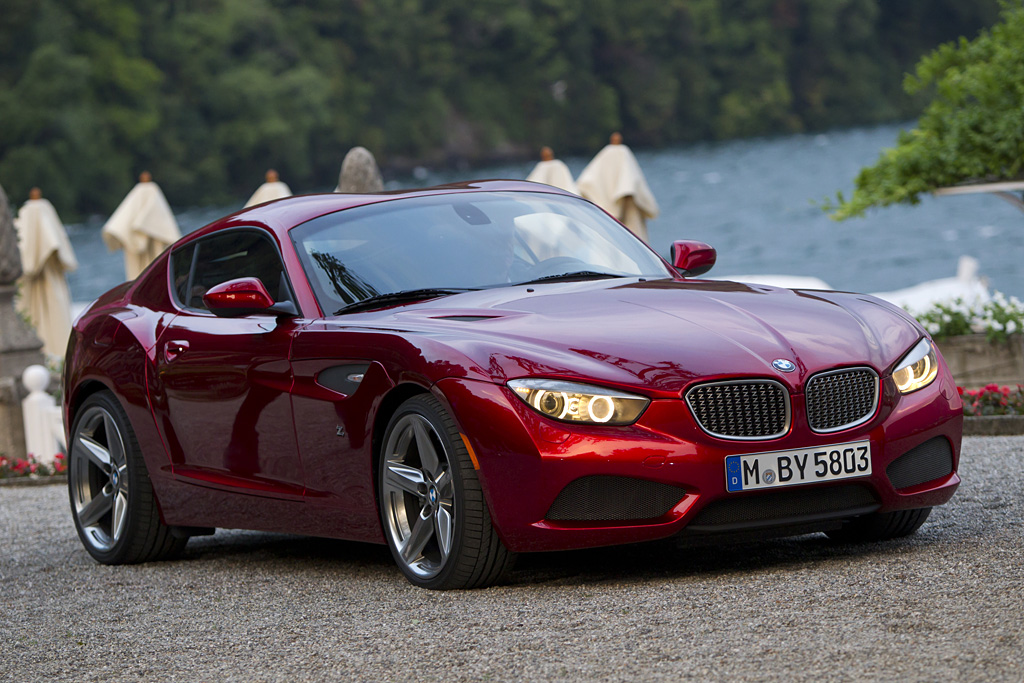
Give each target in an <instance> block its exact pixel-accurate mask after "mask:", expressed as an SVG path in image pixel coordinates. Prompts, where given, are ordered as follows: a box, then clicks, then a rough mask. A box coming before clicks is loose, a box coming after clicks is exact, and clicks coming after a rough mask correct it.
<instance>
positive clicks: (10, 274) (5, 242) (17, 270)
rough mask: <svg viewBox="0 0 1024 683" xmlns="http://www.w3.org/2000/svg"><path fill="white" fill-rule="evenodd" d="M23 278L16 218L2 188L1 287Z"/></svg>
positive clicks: (0, 190)
mask: <svg viewBox="0 0 1024 683" xmlns="http://www.w3.org/2000/svg"><path fill="white" fill-rule="evenodd" d="M19 277H21V253H20V252H19V251H18V233H16V232H15V231H14V217H13V216H12V215H11V205H10V203H9V202H8V201H7V194H6V193H5V192H4V188H3V187H0V285H13V284H14V283H15V282H17V280H18V278H19Z"/></svg>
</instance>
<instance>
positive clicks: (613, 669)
mask: <svg viewBox="0 0 1024 683" xmlns="http://www.w3.org/2000/svg"><path fill="white" fill-rule="evenodd" d="M1022 450H1024V437H975V438H967V439H965V440H964V455H963V459H962V463H961V468H960V473H961V476H962V477H963V479H964V483H963V484H962V485H961V488H960V490H959V492H958V493H957V495H956V496H955V497H954V499H953V500H952V501H951V502H950V503H949V504H947V505H946V506H943V507H941V508H938V509H936V510H935V511H934V512H933V513H932V516H931V518H930V519H929V520H928V522H927V523H926V524H925V526H924V527H922V529H921V530H920V531H919V532H918V533H917V534H916V535H915V536H913V537H911V538H909V539H904V540H899V541H892V542H888V543H882V544H872V545H863V546H835V545H831V544H829V543H828V542H827V541H826V540H825V539H824V537H823V536H820V535H812V536H804V537H800V538H797V539H789V540H780V541H770V542H764V543H757V544H748V545H742V546H731V547H723V548H699V549H693V548H691V549H685V548H679V549H677V548H674V547H666V546H665V545H655V546H641V547H630V548H617V549H606V550H599V551H585V552H572V553H552V554H544V555H532V556H526V557H523V558H520V562H519V564H518V565H517V568H516V570H515V571H514V572H513V573H512V574H511V576H510V577H509V579H508V581H507V582H506V583H505V584H504V585H502V586H498V587H495V588H490V589H487V590H480V591H468V592H453V593H436V592H431V591H425V590H419V589H416V588H413V587H412V586H410V585H409V584H408V583H406V581H405V579H404V578H403V577H402V575H401V574H400V573H399V571H398V570H397V569H396V568H395V567H394V566H393V565H392V563H391V558H390V556H389V554H388V552H387V550H386V549H385V548H383V547H382V546H372V545H362V544H356V543H345V542H339V541H326V540H317V539H307V538H299V537H293V536H284V535H276V534H259V533H251V532H238V531H220V532H218V533H217V534H216V535H215V536H212V537H207V538H198V539H193V540H192V541H191V542H190V544H189V547H188V550H187V551H186V554H185V557H184V559H182V560H178V561H174V562H165V563H155V564H149V565H141V566H129V567H105V566H101V565H98V564H96V563H95V562H93V561H92V559H91V558H90V557H89V556H88V555H87V554H86V552H85V550H83V548H82V547H81V545H80V544H79V541H78V538H77V537H76V535H75V532H74V529H73V526H72V523H71V519H70V514H69V511H68V504H67V495H66V491H65V488H64V487H61V486H43V487H31V488H20V487H19V488H11V487H3V488H0V545H2V548H3V554H2V556H0V680H4V681H35V680H47V681H49V680H74V681H93V680H104V681H122V680H123V681H132V680H144V681H156V680H187V679H191V680H195V681H208V680H288V681H293V680H337V679H344V680H402V681H405V680H416V681H419V680H423V681H429V680H442V679H443V680H473V681H476V680H521V679H526V680H588V681H589V680H669V679H672V680H677V679H696V680H718V679H726V678H737V679H744V680H779V681H818V680H851V681H852V680H857V681H860V680H897V679H898V680H901V681H937V680H957V681H960V680H964V681H967V680H985V681H1022V680H1024V652H1022V646H1024V569H1022V565H1024V522H1022V519H1024V458H1022V454H1021V451H1022Z"/></svg>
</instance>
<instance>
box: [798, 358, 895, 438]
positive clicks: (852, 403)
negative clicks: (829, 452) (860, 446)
mask: <svg viewBox="0 0 1024 683" xmlns="http://www.w3.org/2000/svg"><path fill="white" fill-rule="evenodd" d="M879 384H880V382H879V379H878V373H877V372H875V371H874V370H872V369H871V368H869V367H856V368H841V369H839V370H829V371H827V372H819V373H818V374H816V375H814V376H813V377H811V378H810V379H808V380H807V385H806V387H805V389H804V400H805V405H806V406H807V422H808V424H809V425H810V427H811V429H812V430H813V431H815V432H818V433H819V434H827V433H829V432H839V431H842V430H844V429H850V428H852V427H856V426H857V425H861V424H864V423H865V422H867V421H868V420H870V419H871V418H872V417H874V415H875V411H876V410H877V409H878V392H879Z"/></svg>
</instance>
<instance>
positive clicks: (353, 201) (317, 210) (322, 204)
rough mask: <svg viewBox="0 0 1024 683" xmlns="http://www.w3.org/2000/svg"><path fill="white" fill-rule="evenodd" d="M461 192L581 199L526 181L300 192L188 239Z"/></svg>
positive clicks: (283, 226)
mask: <svg viewBox="0 0 1024 683" xmlns="http://www.w3.org/2000/svg"><path fill="white" fill-rule="evenodd" d="M460 192H545V193H549V194H559V195H565V196H570V197H576V198H577V199H578V197H577V196H576V195H573V194H571V193H569V192H565V191H563V190H560V189H558V188H555V187H552V186H550V185H543V184H540V183H531V182H527V181H524V180H474V181H469V182H461V183H452V184H448V185H438V186H435V187H428V188H423V189H418V190H397V191H391V192H379V193H374V194H342V193H335V192H329V193H324V194H308V195H298V196H294V197H287V198H284V199H278V200H276V201H272V202H267V203H265V204H258V205H256V206H252V207H249V208H246V209H242V210H241V211H237V212H235V213H233V214H230V215H228V216H225V217H223V218H221V219H219V220H216V221H214V222H213V223H210V224H209V225H207V226H204V227H202V228H199V229H198V230H195V231H194V232H192V233H191V234H190V235H189V236H188V237H189V239H188V240H186V241H191V240H192V239H193V238H196V237H201V236H203V235H206V234H208V233H210V232H214V231H216V230H220V229H222V228H226V227H231V226H240V225H262V226H265V227H267V228H269V229H271V230H274V231H275V232H278V233H279V237H284V235H283V233H285V232H287V231H288V230H290V229H291V228H293V227H295V226H296V225H300V224H302V223H305V222H306V221H309V220H312V219H314V218H318V217H320V216H324V215H327V214H330V213H334V212H336V211H343V210H345V209H351V208H353V207H356V206H365V205H368V204H379V203H381V202H390V201H395V200H400V199H410V198H415V197H428V196H432V195H440V194H452V193H460Z"/></svg>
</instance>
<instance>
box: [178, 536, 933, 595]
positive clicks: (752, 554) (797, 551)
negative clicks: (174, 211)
mask: <svg viewBox="0 0 1024 683" xmlns="http://www.w3.org/2000/svg"><path fill="white" fill-rule="evenodd" d="M932 540H935V541H938V540H939V539H938V538H936V539H929V534H928V533H927V532H923V533H919V534H917V535H915V536H912V537H909V538H905V539H896V540H892V541H886V542H881V543H864V544H841V543H836V542H833V541H830V540H829V539H828V538H827V537H826V536H824V535H823V534H809V535H805V536H797V537H792V538H781V539H772V540H766V541H752V542H744V543H732V544H707V545H681V544H679V543H677V542H676V541H674V540H671V539H670V540H667V541H656V542H651V543H642V544H635V545H625V546H613V547H608V548H595V549H588V550H573V551H559V552H546V553H525V554H521V555H519V556H518V559H517V561H516V564H515V566H514V567H513V569H512V571H511V572H509V574H508V575H506V576H505V578H504V579H503V580H502V581H501V584H500V585H502V586H506V587H524V586H539V585H547V586H559V585H577V584H594V583H602V582H622V581H628V582H637V581H645V580H650V579H667V578H671V579H685V578H694V577H713V576H718V575H722V574H729V573H734V572H740V573H748V572H757V571H762V570H775V569H780V568H792V567H794V566H801V565H813V564H817V563H822V562H827V561H829V560H836V559H842V558H850V557H870V556H872V555H889V554H892V553H897V552H900V553H905V552H907V551H908V550H909V549H914V548H922V549H924V548H927V547H928V546H929V545H930V544H931V542H932ZM182 560H183V561H186V562H195V563H199V564H203V563H214V564H217V563H234V562H243V563H245V564H247V565H250V566H251V565H252V564H253V563H259V562H263V563H265V564H266V565H267V568H268V570H269V569H270V567H271V566H274V567H276V568H279V567H280V564H281V563H286V564H287V565H288V566H289V568H294V569H300V568H301V567H303V566H309V567H313V566H316V567H322V566H323V565H324V564H330V565H331V566H332V567H333V568H334V569H336V570H337V571H340V572H343V573H344V572H346V571H351V572H352V574H353V575H356V574H362V573H363V572H365V570H366V569H370V570H372V571H373V573H374V574H376V573H377V571H378V570H379V572H380V575H381V578H384V579H385V580H393V581H395V582H401V583H403V584H404V582H405V579H404V578H403V577H402V574H401V572H399V570H398V568H397V567H396V566H395V564H394V561H393V560H392V558H391V553H390V552H389V551H388V549H387V547H386V546H383V545H376V544H372V543H359V542H354V541H340V540H335V539H327V538H313V537H306V536H293V535H287V534H272V533H265V532H254V531H234V530H228V531H224V530H222V531H218V533H217V534H216V535H215V536H203V537H197V538H193V539H192V540H191V541H190V543H189V545H188V547H187V548H186V550H185V553H184V555H183V556H182ZM385 577H386V578H385Z"/></svg>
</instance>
